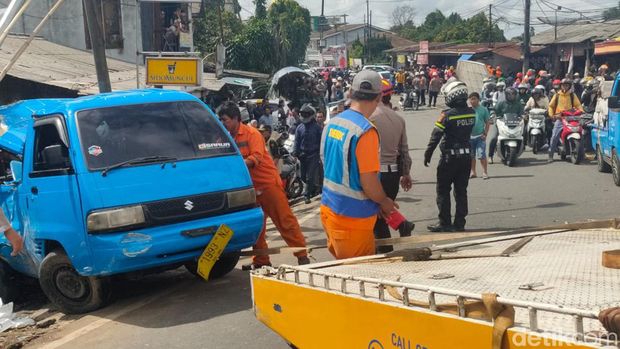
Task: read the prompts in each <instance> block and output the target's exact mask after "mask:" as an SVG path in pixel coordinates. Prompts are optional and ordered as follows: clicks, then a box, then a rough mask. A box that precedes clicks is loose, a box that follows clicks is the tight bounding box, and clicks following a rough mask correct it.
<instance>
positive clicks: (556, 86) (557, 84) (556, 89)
mask: <svg viewBox="0 0 620 349" xmlns="http://www.w3.org/2000/svg"><path fill="white" fill-rule="evenodd" d="M561 83H562V81H561V80H560V79H554V80H553V81H552V82H551V91H549V100H551V99H552V98H553V96H555V94H556V93H558V92H559V91H560V84H561Z"/></svg>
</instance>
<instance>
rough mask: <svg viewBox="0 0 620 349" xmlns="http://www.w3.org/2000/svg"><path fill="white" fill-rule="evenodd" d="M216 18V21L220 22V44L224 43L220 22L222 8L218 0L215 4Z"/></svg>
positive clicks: (221, 23)
mask: <svg viewBox="0 0 620 349" xmlns="http://www.w3.org/2000/svg"><path fill="white" fill-rule="evenodd" d="M216 6H217V18H218V21H219V22H220V23H219V24H220V42H221V43H222V45H224V23H223V22H222V8H221V7H220V2H219V1H218V2H217V4H216Z"/></svg>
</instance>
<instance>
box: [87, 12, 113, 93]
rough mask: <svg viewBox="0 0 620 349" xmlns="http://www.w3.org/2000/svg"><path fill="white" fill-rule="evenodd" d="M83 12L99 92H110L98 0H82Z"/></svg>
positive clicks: (110, 86)
mask: <svg viewBox="0 0 620 349" xmlns="http://www.w3.org/2000/svg"><path fill="white" fill-rule="evenodd" d="M83 4H84V12H85V13H86V23H87V25H88V32H89V33H90V45H91V47H92V49H93V57H94V58H95V68H96V70H97V81H98V83H99V93H104V92H112V84H110V75H109V72H108V60H107V58H106V56H105V38H104V37H103V29H102V26H101V22H99V18H100V17H101V16H102V15H103V14H101V16H100V15H99V14H100V13H101V12H100V11H101V7H100V6H98V5H100V4H101V2H100V1H98V0H83Z"/></svg>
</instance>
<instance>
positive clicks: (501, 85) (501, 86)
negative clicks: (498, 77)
mask: <svg viewBox="0 0 620 349" xmlns="http://www.w3.org/2000/svg"><path fill="white" fill-rule="evenodd" d="M505 87H506V83H505V82H503V81H500V82H498V83H497V88H505Z"/></svg>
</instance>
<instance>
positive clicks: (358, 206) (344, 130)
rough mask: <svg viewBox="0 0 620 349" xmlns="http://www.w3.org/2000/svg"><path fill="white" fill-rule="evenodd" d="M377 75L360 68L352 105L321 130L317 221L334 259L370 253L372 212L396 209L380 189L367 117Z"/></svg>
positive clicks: (377, 96) (375, 137)
mask: <svg viewBox="0 0 620 349" xmlns="http://www.w3.org/2000/svg"><path fill="white" fill-rule="evenodd" d="M381 86H382V83H381V76H380V75H379V74H378V73H377V72H374V71H371V70H363V71H361V72H360V73H359V74H357V75H356V76H355V78H354V79H353V83H352V85H351V95H350V99H351V107H350V108H349V109H347V110H345V111H344V112H342V113H341V114H340V115H339V116H338V117H337V118H332V119H331V120H330V121H329V122H328V123H327V125H326V126H325V129H324V131H323V136H322V140H321V159H322V160H323V165H324V167H325V170H324V175H325V177H324V182H323V197H322V199H321V222H322V223H323V227H324V229H325V232H326V234H327V245H328V249H329V251H330V252H331V254H332V255H333V256H334V257H336V258H337V259H343V258H352V257H359V256H367V255H372V254H374V253H375V238H374V234H373V228H374V225H375V222H376V221H377V214H380V215H381V216H382V217H389V216H390V215H391V214H392V212H393V211H394V210H395V209H396V208H398V205H396V204H395V203H394V201H393V200H392V199H390V198H389V197H388V196H387V195H386V194H385V192H384V191H383V187H382V186H381V181H380V180H379V171H380V169H381V163H380V158H379V134H378V132H377V130H376V129H375V127H374V125H373V124H372V123H371V122H370V120H369V118H370V116H371V115H372V113H373V112H374V111H375V109H376V108H377V105H378V104H379V103H380V101H381V90H382V89H381Z"/></svg>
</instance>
